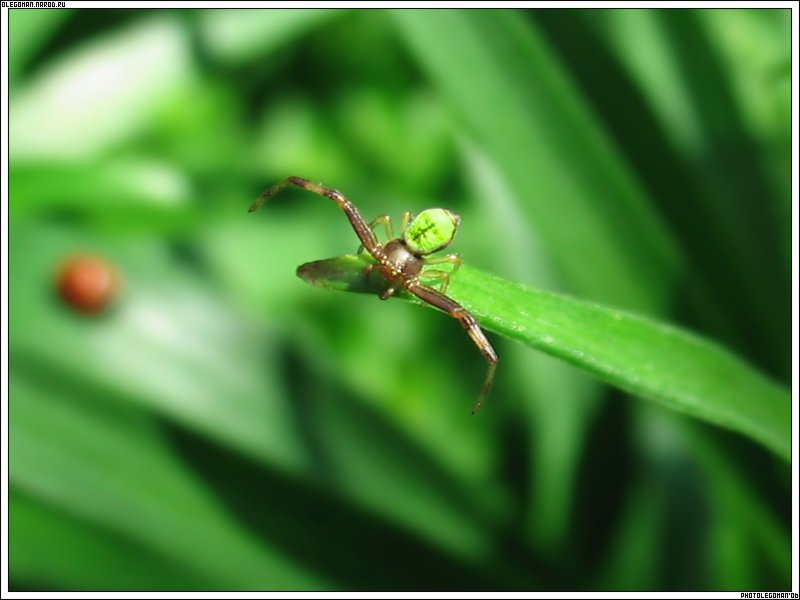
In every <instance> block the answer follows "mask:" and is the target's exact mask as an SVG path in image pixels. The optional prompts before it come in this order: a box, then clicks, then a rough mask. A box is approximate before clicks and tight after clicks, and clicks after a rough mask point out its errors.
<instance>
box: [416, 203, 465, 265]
mask: <svg viewBox="0 0 800 600" xmlns="http://www.w3.org/2000/svg"><path fill="white" fill-rule="evenodd" d="M460 222H461V217H459V216H458V215H457V214H456V213H454V212H450V211H449V210H447V209H445V208H429V209H427V210H423V211H422V212H421V213H419V214H418V215H417V216H416V217H415V218H414V220H413V221H411V223H409V225H408V228H407V229H406V230H405V232H404V233H403V239H404V240H405V242H406V245H407V246H408V248H409V249H410V250H411V251H412V252H414V253H416V254H421V255H425V254H431V253H433V252H436V251H437V250H441V249H442V248H444V247H445V246H447V245H448V244H449V243H450V242H452V241H453V237H455V235H456V230H457V229H458V224H459V223H460Z"/></svg>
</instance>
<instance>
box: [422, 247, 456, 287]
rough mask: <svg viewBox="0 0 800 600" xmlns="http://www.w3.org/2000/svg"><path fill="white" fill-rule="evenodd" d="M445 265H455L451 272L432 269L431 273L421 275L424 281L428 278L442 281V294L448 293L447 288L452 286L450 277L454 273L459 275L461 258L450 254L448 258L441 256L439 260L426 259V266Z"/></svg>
mask: <svg viewBox="0 0 800 600" xmlns="http://www.w3.org/2000/svg"><path fill="white" fill-rule="evenodd" d="M444 263H450V264H452V265H453V268H452V269H450V270H449V271H442V270H440V269H431V270H429V271H423V272H422V273H420V278H422V279H424V278H426V277H431V278H437V279H441V280H442V286H441V287H440V288H439V291H440V292H441V293H443V294H444V293H445V292H446V291H447V287H448V286H449V285H450V276H451V275H453V274H454V273H457V272H458V270H459V269H460V268H461V257H460V256H459V255H458V254H448V255H447V256H441V257H438V258H426V259H425V264H426V265H441V264H444Z"/></svg>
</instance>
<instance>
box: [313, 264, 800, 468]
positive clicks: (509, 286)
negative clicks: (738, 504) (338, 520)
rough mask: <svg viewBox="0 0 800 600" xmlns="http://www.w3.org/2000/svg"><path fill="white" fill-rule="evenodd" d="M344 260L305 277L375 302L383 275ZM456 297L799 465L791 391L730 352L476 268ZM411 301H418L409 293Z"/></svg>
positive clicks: (499, 328)
mask: <svg viewBox="0 0 800 600" xmlns="http://www.w3.org/2000/svg"><path fill="white" fill-rule="evenodd" d="M366 264H367V260H366V259H365V258H362V257H359V256H343V257H338V258H333V259H327V260H322V261H316V262H313V263H308V264H305V265H302V266H301V267H300V268H299V269H298V275H299V276H300V277H301V278H303V279H304V280H305V281H307V282H308V283H310V284H312V285H315V286H319V287H324V288H327V289H332V290H339V291H349V292H362V293H376V292H379V291H380V290H381V289H383V288H385V287H386V282H385V280H382V276H381V275H380V274H379V273H378V272H377V271H372V272H371V277H365V276H364V267H365V266H366ZM448 294H449V295H450V296H452V297H453V298H454V299H455V300H456V301H458V302H459V303H461V304H462V305H463V306H464V307H465V308H467V310H469V311H471V312H472V313H473V314H474V315H475V318H476V319H478V322H479V323H480V324H481V325H483V326H484V327H486V328H487V329H489V330H491V331H495V332H497V333H500V334H502V335H505V336H507V337H510V338H512V339H516V340H519V341H522V342H524V343H526V344H528V345H530V346H532V347H534V348H537V349H539V350H543V351H544V352H547V353H548V354H552V355H553V356H556V357H558V358H561V359H563V360H566V361H567V362H570V363H572V364H574V365H576V366H579V367H581V368H583V369H585V370H587V371H589V372H590V373H592V374H594V375H597V376H598V377H600V378H601V379H603V380H604V381H606V382H608V383H611V384H612V385H615V386H618V387H620V388H622V389H624V390H626V391H629V392H632V393H634V394H636V395H639V396H642V397H645V398H648V399H650V400H655V401H657V402H659V403H660V404H663V405H664V406H666V407H668V408H670V409H673V410H676V411H679V412H682V413H685V414H688V415H691V416H693V417H696V418H699V419H703V420H706V421H709V422H711V423H714V424H716V425H720V426H722V427H726V428H729V429H732V430H734V431H738V432H739V433H742V434H744V435H747V436H748V437H750V438H752V439H754V440H756V441H758V442H759V443H761V444H763V445H764V446H766V447H767V448H769V449H770V450H772V451H773V452H775V453H776V454H778V455H779V456H781V457H782V458H784V459H786V460H788V459H789V457H790V445H791V427H790V423H791V421H790V406H791V405H790V402H789V394H788V391H787V390H785V389H783V388H782V387H780V386H779V385H777V384H775V383H774V382H772V381H770V380H769V379H767V378H766V377H764V376H763V375H761V374H760V373H758V372H757V371H755V370H754V369H753V368H752V367H750V366H748V365H747V364H746V363H745V362H743V361H742V360H741V359H739V358H737V357H736V356H734V355H733V354H731V353H730V352H728V351H726V350H725V349H723V348H721V347H719V346H717V345H715V344H713V343H711V342H709V341H706V340H704V339H702V338H700V337H697V336H695V335H693V334H690V333H688V332H685V331H681V330H680V329H677V328H675V327H672V326H669V325H666V324H662V323H657V322H655V321H652V320H649V319H646V318H644V317H640V316H637V315H634V314H631V313H627V312H624V311H619V310H615V309H611V308H607V307H604V306H601V305H598V304H592V303H589V302H584V301H580V300H575V299H572V298H568V297H566V296H560V295H556V294H552V293H548V292H544V291H540V290H535V289H533V288H528V287H525V286H522V285H519V284H515V283H512V282H509V281H505V280H503V279H500V278H499V277H495V276H492V275H489V274H487V273H483V272H481V271H478V270H476V269H474V268H471V267H469V266H464V267H462V268H461V269H460V270H459V272H458V274H457V275H456V276H455V277H453V278H452V281H451V285H450V287H449V288H448ZM403 296H405V297H407V298H409V299H413V296H411V295H410V294H408V293H404V294H403Z"/></svg>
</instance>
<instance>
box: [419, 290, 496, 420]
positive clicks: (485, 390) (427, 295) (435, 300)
mask: <svg viewBox="0 0 800 600" xmlns="http://www.w3.org/2000/svg"><path fill="white" fill-rule="evenodd" d="M403 287H405V288H406V289H407V290H408V291H409V292H411V293H412V294H414V295H415V296H416V297H417V298H419V299H420V300H422V301H423V302H427V303H428V304H430V305H431V306H435V307H436V308H438V309H440V310H443V311H444V312H446V313H447V314H448V315H450V316H451V317H453V318H454V319H458V320H459V322H460V323H461V325H462V327H464V329H465V330H466V332H467V334H468V335H469V337H470V338H471V339H472V341H473V342H474V343H475V345H476V346H477V347H478V350H480V351H481V354H483V357H484V358H485V359H486V362H488V363H489V369H488V371H487V373H486V379H485V380H484V382H483V387H482V388H481V393H480V395H479V396H478V400H477V401H476V402H475V404H474V406H473V407H472V413H473V414H475V413H476V412H478V410H480V408H481V406H482V405H483V401H484V400H485V399H486V396H487V395H488V394H489V390H491V389H492V382H493V381H494V373H495V371H496V370H497V362H498V359H497V353H496V352H495V351H494V348H492V345H491V344H490V343H489V340H488V339H486V335H484V333H483V330H482V329H481V328H480V327H479V326H478V322H477V321H476V320H475V317H473V316H472V315H471V314H470V313H469V312H468V311H467V309H465V308H464V307H463V306H461V305H460V304H459V303H458V302H456V301H455V300H453V299H452V298H449V297H447V296H445V295H444V294H442V293H441V292H437V291H436V290H434V289H433V288H429V287H427V286H424V285H422V284H420V283H419V282H418V281H416V280H413V279H412V280H410V281H406V282H404V283H403Z"/></svg>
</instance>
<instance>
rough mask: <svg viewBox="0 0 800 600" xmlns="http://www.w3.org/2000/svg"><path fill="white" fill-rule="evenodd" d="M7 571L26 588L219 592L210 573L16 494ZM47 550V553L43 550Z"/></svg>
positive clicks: (11, 505)
mask: <svg viewBox="0 0 800 600" xmlns="http://www.w3.org/2000/svg"><path fill="white" fill-rule="evenodd" d="M8 513H9V515H11V516H12V518H11V519H10V528H11V530H10V532H9V537H10V538H11V539H13V540H14V547H13V552H10V553H9V556H8V559H9V571H10V572H11V573H13V574H14V578H15V579H16V580H17V582H19V583H21V584H22V585H23V587H24V588H25V589H28V590H31V589H39V588H40V587H41V586H44V587H45V588H47V589H64V588H66V589H69V590H85V591H90V590H92V591H94V590H96V591H101V590H110V589H127V590H133V589H150V590H154V589H158V590H175V591H179V590H188V589H212V588H217V589H221V588H223V587H224V585H222V584H221V582H219V581H218V580H216V579H215V578H214V577H211V578H209V577H208V575H207V573H205V572H201V571H200V570H199V569H198V570H191V569H187V568H186V567H185V566H184V565H182V564H181V562H182V561H176V560H172V559H170V558H168V557H165V556H164V555H162V554H159V552H158V551H153V550H151V549H149V548H147V547H146V546H145V545H143V544H139V543H136V542H134V541H133V540H131V539H130V538H128V537H127V536H124V535H121V534H119V533H117V532H114V531H112V530H111V529H110V528H106V527H102V526H98V525H97V524H96V523H94V522H92V520H91V519H84V518H79V517H75V516H73V515H71V514H69V513H68V512H65V511H62V510H59V509H57V508H54V507H53V506H52V505H49V504H47V503H46V502H42V501H38V500H36V499H34V498H32V497H30V496H28V495H26V494H21V493H19V492H16V491H14V490H13V489H12V491H11V493H10V494H9V503H8ZM43 546H45V547H46V550H44V551H43Z"/></svg>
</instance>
